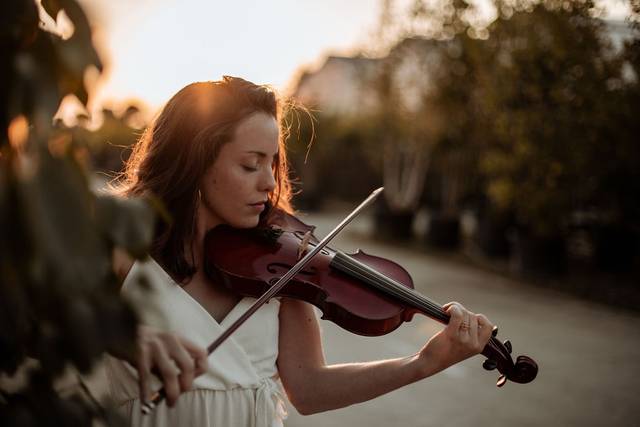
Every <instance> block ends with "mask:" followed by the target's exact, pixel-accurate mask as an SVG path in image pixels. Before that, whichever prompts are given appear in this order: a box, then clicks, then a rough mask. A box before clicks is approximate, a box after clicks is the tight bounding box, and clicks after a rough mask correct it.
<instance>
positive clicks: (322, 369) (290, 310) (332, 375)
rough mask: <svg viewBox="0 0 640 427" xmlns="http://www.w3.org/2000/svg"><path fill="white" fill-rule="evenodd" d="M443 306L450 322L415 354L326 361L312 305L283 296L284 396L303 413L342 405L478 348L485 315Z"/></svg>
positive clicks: (486, 334) (486, 327) (485, 337)
mask: <svg viewBox="0 0 640 427" xmlns="http://www.w3.org/2000/svg"><path fill="white" fill-rule="evenodd" d="M444 308H445V310H446V311H447V312H448V313H449V314H450V315H451V320H450V322H449V324H448V325H447V326H446V327H445V328H444V329H443V330H442V331H440V332H439V333H437V334H436V335H434V336H433V337H432V338H431V339H430V340H429V341H428V342H427V344H426V345H425V346H424V347H423V348H422V350H420V352H418V353H417V354H415V355H412V356H408V357H404V358H399V359H391V360H381V361H375V362H366V363H349V364H342V365H331V366H327V365H326V363H325V359H324V354H323V351H322V343H321V337H320V328H319V325H318V322H317V320H316V316H315V313H314V311H313V307H312V306H311V305H309V304H307V303H305V302H301V301H297V300H292V299H287V298H283V299H282V305H281V307H280V342H279V356H278V370H279V372H280V377H281V379H282V383H283V385H284V387H285V390H286V392H287V395H288V396H289V400H290V401H291V403H292V404H293V405H294V406H295V407H296V409H297V410H298V412H300V413H301V414H303V415H309V414H313V413H317V412H322V411H328V410H331V409H338V408H342V407H345V406H349V405H352V404H354V403H360V402H365V401H367V400H371V399H373V398H375V397H378V396H380V395H382V394H385V393H388V392H390V391H393V390H395V389H397V388H400V387H402V386H404V385H407V384H410V383H412V382H415V381H418V380H420V379H423V378H426V377H428V376H431V375H433V374H435V373H437V372H439V371H441V370H443V369H445V368H447V367H449V366H451V365H453V364H455V363H457V362H459V361H461V360H464V359H466V358H468V357H471V356H473V355H475V354H478V353H479V352H480V351H482V349H483V348H484V346H485V345H486V343H487V342H488V341H489V338H490V336H491V329H492V328H493V326H492V325H491V323H490V322H489V321H488V320H487V318H486V317H484V316H483V315H481V314H478V315H476V314H473V313H471V312H469V311H467V310H466V309H464V307H462V306H461V305H460V304H458V303H450V304H447V305H445V307H444ZM463 322H464V326H463Z"/></svg>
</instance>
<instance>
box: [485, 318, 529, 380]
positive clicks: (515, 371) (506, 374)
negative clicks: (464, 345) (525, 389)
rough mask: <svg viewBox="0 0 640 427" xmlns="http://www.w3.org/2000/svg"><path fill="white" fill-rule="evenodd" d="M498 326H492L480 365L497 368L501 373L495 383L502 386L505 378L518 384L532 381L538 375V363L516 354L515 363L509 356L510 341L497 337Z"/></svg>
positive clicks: (486, 367)
mask: <svg viewBox="0 0 640 427" xmlns="http://www.w3.org/2000/svg"><path fill="white" fill-rule="evenodd" d="M497 332H498V328H497V327H496V328H494V330H493V333H492V337H491V338H490V339H489V342H488V343H487V345H486V346H485V348H484V350H482V354H483V355H484V356H486V357H487V359H486V360H485V361H484V363H483V364H482V367H483V368H484V369H486V370H488V371H492V370H494V369H498V372H500V373H501V374H502V375H500V377H499V378H498V382H497V383H496V385H497V386H498V387H502V386H503V385H505V384H506V382H507V380H509V381H513V382H515V383H519V384H526V383H529V382H531V381H533V380H534V379H535V378H536V375H538V364H537V363H536V362H535V361H534V360H533V359H532V358H530V357H529V356H524V355H522V356H518V357H517V358H516V361H515V363H514V362H513V359H512V358H511V352H512V346H511V341H509V340H506V341H505V342H500V341H499V340H498V339H497V338H496V335H497Z"/></svg>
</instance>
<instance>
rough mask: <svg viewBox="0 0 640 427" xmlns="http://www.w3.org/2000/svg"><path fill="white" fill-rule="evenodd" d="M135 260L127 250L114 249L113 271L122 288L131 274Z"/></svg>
mask: <svg viewBox="0 0 640 427" xmlns="http://www.w3.org/2000/svg"><path fill="white" fill-rule="evenodd" d="M134 262H135V260H134V259H133V258H132V257H131V255H129V254H128V253H127V252H126V251H125V250H123V249H120V248H113V271H114V273H115V274H116V277H117V278H118V284H119V286H120V287H122V283H123V282H124V279H125V278H126V277H127V274H129V270H131V267H133V263H134Z"/></svg>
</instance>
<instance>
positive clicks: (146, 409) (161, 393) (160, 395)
mask: <svg viewBox="0 0 640 427" xmlns="http://www.w3.org/2000/svg"><path fill="white" fill-rule="evenodd" d="M382 190H384V187H380V188H378V189H377V190H374V191H373V192H372V193H371V194H370V195H369V197H367V198H366V199H365V200H364V201H363V202H362V203H360V205H358V207H356V208H355V209H354V210H353V211H352V212H351V213H350V214H349V215H348V216H347V217H346V218H345V219H343V220H342V222H341V223H340V224H338V225H337V226H336V227H335V228H334V229H333V230H331V232H330V233H329V234H327V236H326V237H325V238H324V239H322V240H321V241H320V242H319V243H318V244H317V245H315V247H314V248H313V250H311V251H309V252H307V254H306V255H305V256H304V257H303V258H302V259H301V260H300V261H298V262H297V263H296V264H295V265H294V266H293V267H291V269H290V270H289V271H288V272H287V273H286V274H285V275H284V276H282V277H281V278H280V279H279V280H278V281H277V282H276V283H275V284H274V285H273V286H271V288H269V290H268V291H266V292H265V293H264V294H263V295H262V296H261V297H260V298H258V299H257V300H256V301H255V302H254V303H253V305H251V307H249V308H248V309H247V311H245V312H244V313H243V314H242V316H240V317H239V318H238V319H237V320H236V321H235V322H233V323H232V324H231V325H230V326H229V327H228V328H227V329H226V330H225V331H224V332H223V333H222V334H220V336H219V337H218V338H216V340H215V341H214V342H212V343H211V344H209V346H208V347H207V354H209V355H210V354H211V353H213V352H214V351H215V350H216V349H217V348H218V347H220V345H221V344H222V343H223V342H225V341H226V339H227V338H229V336H231V334H233V333H234V332H235V330H236V329H238V328H239V327H240V326H241V325H242V324H243V323H244V322H246V321H247V319H249V318H250V317H251V316H252V315H253V313H255V312H256V311H257V310H258V309H259V308H260V307H262V305H264V303H266V302H267V301H268V300H269V299H270V298H271V297H273V296H274V295H275V294H276V293H278V291H279V290H280V289H282V288H283V287H284V286H285V285H286V284H287V283H288V282H289V281H290V280H291V279H293V277H294V276H295V275H296V274H298V272H299V271H300V270H302V269H303V268H304V267H305V266H306V265H307V264H308V263H309V261H311V258H313V257H314V256H315V255H316V254H317V253H318V252H320V251H321V250H322V248H324V247H325V246H326V245H327V243H329V242H330V241H331V240H332V239H333V238H334V237H335V236H336V235H337V234H338V233H339V232H340V231H342V229H343V228H344V227H346V226H347V224H349V223H350V222H351V221H352V220H353V218H355V217H356V216H357V215H358V214H359V213H360V212H362V210H364V209H365V208H366V207H367V206H369V205H370V204H371V203H373V202H374V201H375V200H376V198H377V197H378V196H379V195H380V193H382ZM166 396H167V395H166V392H165V389H164V387H163V388H161V389H160V390H158V391H156V392H155V393H153V395H151V400H149V401H148V402H144V403H143V404H142V408H141V409H142V413H143V414H144V415H147V414H149V413H151V411H152V410H153V409H154V408H155V407H156V406H158V404H159V403H160V402H162V400H163V399H164V398H165V397H166Z"/></svg>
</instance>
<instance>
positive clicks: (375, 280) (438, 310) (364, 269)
mask: <svg viewBox="0 0 640 427" xmlns="http://www.w3.org/2000/svg"><path fill="white" fill-rule="evenodd" d="M332 264H334V266H335V267H336V268H337V269H339V270H342V271H343V272H344V273H347V274H349V273H351V274H353V275H356V276H358V277H360V278H361V279H362V280H364V281H365V282H367V283H369V284H371V285H373V286H375V287H376V288H377V289H379V290H381V291H383V292H387V293H389V294H391V295H393V296H396V297H398V298H400V299H403V300H405V301H408V302H411V303H413V304H414V305H415V306H416V307H418V308H421V309H423V310H425V311H426V312H427V313H430V314H431V315H432V316H434V317H435V318H437V319H440V320H443V321H447V320H448V316H447V315H446V314H445V313H444V311H443V310H442V307H441V306H440V305H438V304H436V303H435V302H433V301H431V300H430V299H428V298H426V297H424V296H423V295H421V294H420V293H418V292H416V291H415V290H413V289H411V288H408V287H406V286H404V285H402V284H400V283H398V282H397V281H395V280H394V279H391V278H390V277H388V276H385V275H384V274H382V273H380V272H379V271H376V270H375V269H373V268H371V267H369V266H368V265H366V264H363V263H361V262H360V261H358V260H356V259H353V258H352V257H350V256H348V255H346V254H344V253H343V252H337V253H336V255H335V256H334V258H333V260H332Z"/></svg>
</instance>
